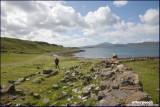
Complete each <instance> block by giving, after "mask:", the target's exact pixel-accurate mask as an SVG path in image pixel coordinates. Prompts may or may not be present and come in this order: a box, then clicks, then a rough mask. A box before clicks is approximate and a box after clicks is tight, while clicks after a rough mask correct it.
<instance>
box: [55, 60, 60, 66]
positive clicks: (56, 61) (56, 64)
mask: <svg viewBox="0 0 160 107" xmlns="http://www.w3.org/2000/svg"><path fill="white" fill-rule="evenodd" d="M58 63H59V59H58V58H56V59H55V67H56V68H57V67H58V68H59V65H58Z"/></svg>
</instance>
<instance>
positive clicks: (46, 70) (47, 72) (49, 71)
mask: <svg viewBox="0 0 160 107" xmlns="http://www.w3.org/2000/svg"><path fill="white" fill-rule="evenodd" d="M51 72H52V69H44V70H43V74H50V73H51Z"/></svg>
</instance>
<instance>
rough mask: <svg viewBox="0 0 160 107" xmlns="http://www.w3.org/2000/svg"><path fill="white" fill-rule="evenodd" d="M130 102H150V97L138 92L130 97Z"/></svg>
mask: <svg viewBox="0 0 160 107" xmlns="http://www.w3.org/2000/svg"><path fill="white" fill-rule="evenodd" d="M129 99H130V101H151V100H152V99H151V97H150V96H149V95H148V94H147V93H144V92H141V91H138V92H136V93H133V94H132V95H131V96H130V98H129Z"/></svg>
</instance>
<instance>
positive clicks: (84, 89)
mask: <svg viewBox="0 0 160 107" xmlns="http://www.w3.org/2000/svg"><path fill="white" fill-rule="evenodd" d="M90 90H91V88H89V87H88V86H86V87H84V88H83V89H82V94H83V96H87V95H89V94H90Z"/></svg>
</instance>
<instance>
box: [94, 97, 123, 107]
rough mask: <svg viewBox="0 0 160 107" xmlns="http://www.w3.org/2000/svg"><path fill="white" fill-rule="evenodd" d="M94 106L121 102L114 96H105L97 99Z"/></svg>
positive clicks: (112, 104)
mask: <svg viewBox="0 0 160 107" xmlns="http://www.w3.org/2000/svg"><path fill="white" fill-rule="evenodd" d="M96 106H121V104H120V103H119V102H118V101H117V100H116V99H115V98H114V97H112V96H107V97H104V98H103V99H102V100H100V101H98V102H97V104H96Z"/></svg>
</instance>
